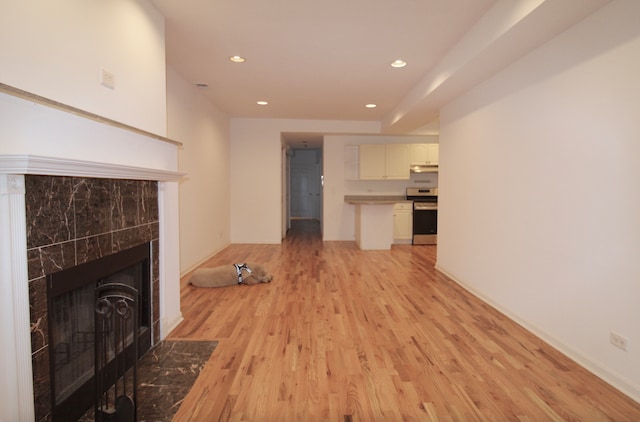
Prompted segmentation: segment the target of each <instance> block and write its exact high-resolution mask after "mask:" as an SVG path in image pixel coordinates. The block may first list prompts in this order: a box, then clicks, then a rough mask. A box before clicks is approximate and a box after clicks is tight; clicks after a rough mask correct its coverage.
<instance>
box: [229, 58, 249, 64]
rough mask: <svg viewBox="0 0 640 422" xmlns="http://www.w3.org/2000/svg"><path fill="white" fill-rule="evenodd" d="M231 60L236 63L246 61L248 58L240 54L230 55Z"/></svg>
mask: <svg viewBox="0 0 640 422" xmlns="http://www.w3.org/2000/svg"><path fill="white" fill-rule="evenodd" d="M229 60H231V61H232V62H234V63H244V62H246V61H247V59H245V58H244V57H240V56H231V57H229Z"/></svg>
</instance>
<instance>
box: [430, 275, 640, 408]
mask: <svg viewBox="0 0 640 422" xmlns="http://www.w3.org/2000/svg"><path fill="white" fill-rule="evenodd" d="M435 268H436V270H438V271H440V272H441V273H442V274H444V275H446V276H447V277H448V278H450V279H451V280H452V281H453V282H454V283H456V284H458V285H459V286H460V287H462V288H463V289H465V290H466V291H468V292H469V293H471V294H472V295H474V296H475V297H477V298H478V299H480V300H482V301H483V302H485V303H486V304H488V305H489V306H491V307H492V308H494V309H496V310H497V311H498V312H500V313H502V314H503V315H505V316H507V317H508V318H510V319H511V320H513V321H515V322H516V323H517V324H518V325H520V326H522V327H523V328H524V329H525V330H527V331H529V332H530V333H532V334H533V335H535V336H536V337H538V338H540V339H542V340H544V341H545V342H546V343H548V344H549V345H550V346H551V347H553V348H555V349H556V350H557V351H559V352H560V353H562V354H563V355H565V356H566V357H568V358H569V359H571V360H573V361H574V362H576V363H577V364H578V365H580V366H582V367H583V368H584V369H586V370H587V371H589V372H591V373H592V374H594V375H595V376H597V377H599V378H600V379H602V380H604V381H605V382H606V383H608V384H610V385H611V386H613V387H614V388H616V389H617V390H619V391H620V392H621V393H623V394H625V395H627V396H628V397H629V398H631V399H632V400H634V401H637V402H640V386H639V385H637V384H635V383H634V382H633V381H631V380H629V379H628V378H626V377H625V376H624V375H621V374H617V373H614V372H612V371H610V370H609V369H607V368H606V367H604V366H603V365H601V364H599V363H597V362H594V361H593V360H591V359H589V358H588V357H586V356H584V355H582V354H581V353H580V352H578V351H576V350H574V349H572V348H570V347H567V346H566V345H565V344H564V343H563V342H562V341H560V340H559V339H557V338H555V337H553V336H551V335H549V334H547V333H546V332H545V331H544V330H542V329H540V328H539V327H537V326H536V325H535V324H531V323H530V322H528V321H526V320H524V319H522V318H520V317H519V316H518V315H516V314H515V313H514V312H511V310H509V309H508V308H505V307H504V306H502V305H500V304H499V303H497V302H495V301H493V300H491V299H490V298H489V297H487V296H486V295H484V294H482V293H481V292H480V291H478V290H477V289H475V288H473V287H472V286H471V285H469V284H467V283H465V282H463V281H461V280H459V279H457V278H456V277H454V276H453V275H452V274H450V273H449V272H447V271H446V270H445V269H443V268H442V267H440V266H439V265H438V264H437V263H436V265H435Z"/></svg>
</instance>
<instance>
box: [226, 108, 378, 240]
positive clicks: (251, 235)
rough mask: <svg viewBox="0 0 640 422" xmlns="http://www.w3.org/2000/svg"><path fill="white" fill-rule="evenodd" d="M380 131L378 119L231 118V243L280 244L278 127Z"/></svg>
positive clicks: (311, 130) (281, 222)
mask: <svg viewBox="0 0 640 422" xmlns="http://www.w3.org/2000/svg"><path fill="white" fill-rule="evenodd" d="M379 130H380V124H379V123H378V122H352V121H323V120H287V119H244V118H233V119H231V242H232V243H280V242H281V240H282V233H283V230H282V226H283V218H282V216H283V197H284V192H283V184H282V180H283V179H282V178H283V165H282V156H283V154H282V143H281V133H282V132H312V133H377V132H378V131H379ZM326 177H327V175H325V178H326Z"/></svg>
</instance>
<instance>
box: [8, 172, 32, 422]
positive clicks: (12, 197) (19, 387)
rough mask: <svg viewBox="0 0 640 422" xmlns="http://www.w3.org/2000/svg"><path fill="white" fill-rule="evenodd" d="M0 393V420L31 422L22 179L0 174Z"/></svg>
mask: <svg viewBox="0 0 640 422" xmlns="http://www.w3.org/2000/svg"><path fill="white" fill-rule="evenodd" d="M0 233H3V236H2V239H1V240H0V290H1V291H2V295H1V297H0V306H1V307H2V310H1V311H0V315H1V318H2V321H1V322H0V338H2V341H3V345H2V352H1V353H0V356H2V359H1V361H0V367H1V368H2V370H1V371H0V372H1V373H2V374H3V380H2V381H3V382H2V383H1V384H0V393H1V394H2V396H3V397H4V398H5V400H6V401H7V402H9V403H13V405H11V406H7V407H4V406H3V409H2V411H1V412H0V419H2V420H15V421H32V420H33V419H34V417H35V416H34V407H33V376H32V368H31V328H30V317H29V280H28V275H27V229H26V210H25V187H24V176H22V175H13V174H0Z"/></svg>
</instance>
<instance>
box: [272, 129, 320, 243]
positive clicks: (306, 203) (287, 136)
mask: <svg viewBox="0 0 640 422" xmlns="http://www.w3.org/2000/svg"><path fill="white" fill-rule="evenodd" d="M323 141H324V135H322V134H319V133H291V132H289V133H282V146H283V148H282V151H283V154H282V158H283V160H282V164H283V172H282V174H283V176H284V177H283V178H282V187H283V190H282V192H283V198H282V199H283V201H282V217H283V226H282V227H283V233H282V238H283V239H284V238H285V237H286V236H287V235H288V233H289V231H290V230H291V229H292V226H293V225H295V227H296V228H300V227H301V225H303V226H304V227H305V228H306V229H305V231H307V230H308V229H309V228H314V231H315V232H317V234H319V235H322V218H323V217H322V215H323V148H322V147H323Z"/></svg>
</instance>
